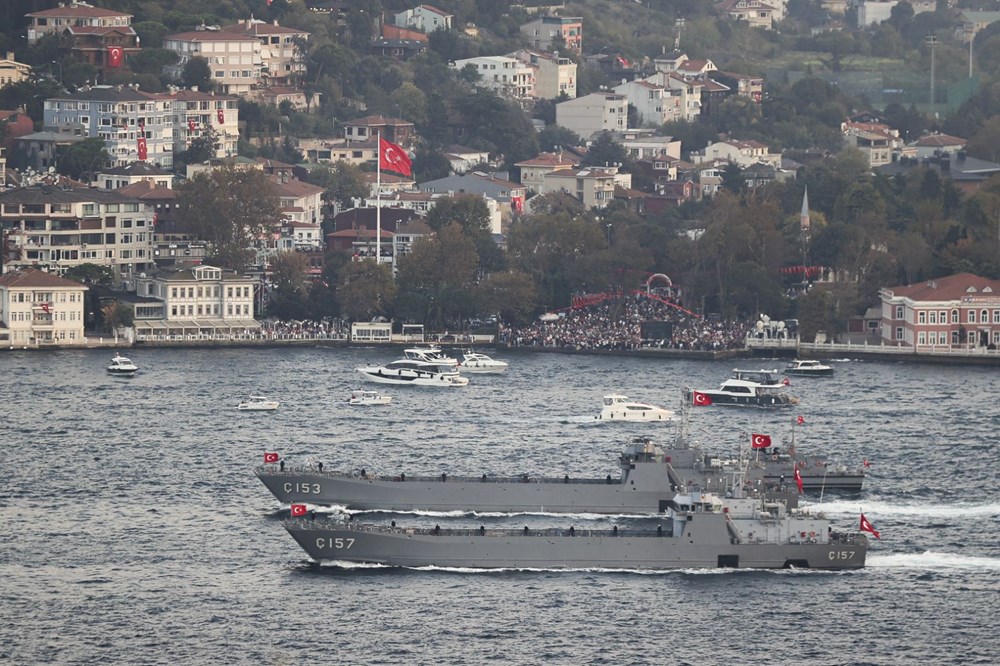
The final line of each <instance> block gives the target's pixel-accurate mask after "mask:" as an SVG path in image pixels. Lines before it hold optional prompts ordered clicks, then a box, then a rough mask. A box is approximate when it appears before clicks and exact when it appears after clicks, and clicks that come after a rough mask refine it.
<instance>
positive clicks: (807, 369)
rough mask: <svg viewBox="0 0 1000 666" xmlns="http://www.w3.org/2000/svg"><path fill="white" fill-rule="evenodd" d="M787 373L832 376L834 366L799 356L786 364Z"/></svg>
mask: <svg viewBox="0 0 1000 666" xmlns="http://www.w3.org/2000/svg"><path fill="white" fill-rule="evenodd" d="M785 374H786V375H796V376H799V377H832V376H833V366H830V365H825V364H823V363H820V362H819V361H814V360H811V359H798V358H797V359H795V360H794V361H792V362H791V363H789V364H788V365H787V366H785Z"/></svg>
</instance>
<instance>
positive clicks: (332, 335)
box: [260, 318, 350, 340]
mask: <svg viewBox="0 0 1000 666" xmlns="http://www.w3.org/2000/svg"><path fill="white" fill-rule="evenodd" d="M260 334H261V337H262V338H265V339H270V340H297V339H298V340H346V339H347V337H348V335H349V334H350V329H349V328H345V324H344V322H343V321H341V320H339V319H331V318H326V319H323V320H322V321H313V320H310V319H306V320H302V321H298V320H292V321H282V320H279V319H265V320H264V321H262V322H261V326H260Z"/></svg>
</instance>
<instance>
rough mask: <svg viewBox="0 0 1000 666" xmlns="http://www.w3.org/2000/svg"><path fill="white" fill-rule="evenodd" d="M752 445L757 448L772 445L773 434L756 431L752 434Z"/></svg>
mask: <svg viewBox="0 0 1000 666" xmlns="http://www.w3.org/2000/svg"><path fill="white" fill-rule="evenodd" d="M750 446H751V447H753V448H755V449H766V448H767V447H769V446H771V436H770V435H758V434H757V433H754V434H753V435H751V436H750Z"/></svg>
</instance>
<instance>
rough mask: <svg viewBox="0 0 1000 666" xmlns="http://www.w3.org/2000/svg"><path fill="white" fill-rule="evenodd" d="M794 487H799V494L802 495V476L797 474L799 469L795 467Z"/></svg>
mask: <svg viewBox="0 0 1000 666" xmlns="http://www.w3.org/2000/svg"><path fill="white" fill-rule="evenodd" d="M795 485H796V486H798V487H799V494H800V495H801V494H802V474H800V473H799V468H798V466H797V465H796V467H795Z"/></svg>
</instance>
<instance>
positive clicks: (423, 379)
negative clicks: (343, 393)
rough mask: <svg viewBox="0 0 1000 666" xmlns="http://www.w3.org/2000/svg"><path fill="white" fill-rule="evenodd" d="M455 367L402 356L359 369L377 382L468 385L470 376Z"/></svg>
mask: <svg viewBox="0 0 1000 666" xmlns="http://www.w3.org/2000/svg"><path fill="white" fill-rule="evenodd" d="M453 360H454V359H453ZM455 368H456V366H454V365H442V364H440V363H436V362H432V361H418V360H415V359H409V358H401V359H399V360H396V361H393V362H391V363H389V364H387V365H366V366H363V367H360V368H358V369H357V370H358V372H360V373H361V374H362V375H363V376H364V378H365V379H367V380H368V381H370V382H375V383H376V384H395V385H397V386H438V387H442V388H446V387H451V386H465V385H467V384H468V383H469V380H468V378H467V377H462V376H461V375H459V374H458V370H456V369H455Z"/></svg>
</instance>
